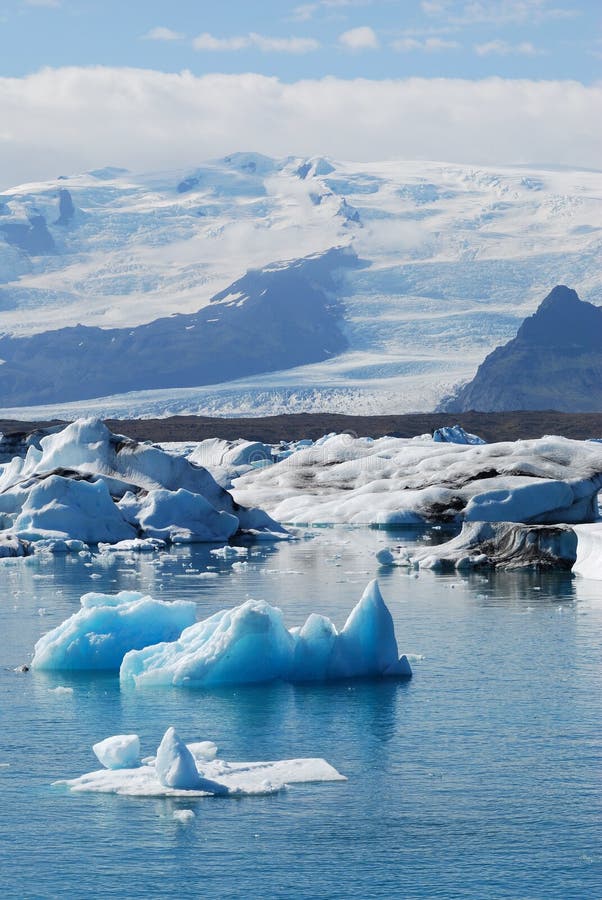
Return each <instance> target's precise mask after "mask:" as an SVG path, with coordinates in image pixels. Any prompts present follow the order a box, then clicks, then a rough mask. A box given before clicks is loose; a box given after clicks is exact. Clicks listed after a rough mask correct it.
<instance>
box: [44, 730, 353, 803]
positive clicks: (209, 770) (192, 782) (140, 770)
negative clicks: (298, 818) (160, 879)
mask: <svg viewBox="0 0 602 900" xmlns="http://www.w3.org/2000/svg"><path fill="white" fill-rule="evenodd" d="M122 737H124V736H123V735H118V736H116V737H111V738H107V739H106V741H101V742H100V744H106V743H107V742H108V745H109V746H110V743H111V742H113V741H116V740H117V739H118V738H122ZM128 737H131V738H136V737H137V735H129V736H128ZM205 743H210V742H203V744H205ZM98 746H100V745H99V744H97V745H95V748H96V747H98ZM199 746H201V745H200V744H185V743H184V742H183V741H182V739H181V738H180V737H179V736H178V734H177V733H176V731H175V730H174V729H173V728H168V729H167V731H166V732H165V735H164V736H163V740H162V741H161V744H160V745H159V748H158V750H157V756H156V758H153V757H149V758H147V759H145V760H144V763H143V764H142V765H138V764H137V763H136V765H135V766H133V767H132V768H122V767H119V768H104V769H100V770H98V771H95V772H89V773H88V774H87V775H82V776H80V777H79V778H73V779H70V780H66V781H56V782H54V784H55V785H65V786H67V787H69V788H70V789H71V790H72V791H77V792H93V793H103V794H125V795H130V796H138V797H206V796H213V795H216V794H217V795H220V796H231V797H240V796H253V795H259V796H262V795H265V794H274V793H276V792H277V791H281V790H283V788H285V787H286V786H287V785H289V784H302V783H311V782H322V781H346V780H347V779H346V778H345V776H344V775H341V774H340V773H339V772H337V770H336V769H335V768H334V767H333V766H331V765H330V764H329V763H328V762H326V760H325V759H319V758H313V759H312V758H308V759H283V760H278V761H276V762H226V761H225V760H221V759H208V758H207V757H203V756H199V755H198V754H196V755H195V752H194V751H195V748H198V747H199ZM95 752H96V749H95Z"/></svg>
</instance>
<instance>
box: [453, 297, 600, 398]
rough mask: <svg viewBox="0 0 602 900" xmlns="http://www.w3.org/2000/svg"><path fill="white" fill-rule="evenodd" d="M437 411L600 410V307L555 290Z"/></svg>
mask: <svg viewBox="0 0 602 900" xmlns="http://www.w3.org/2000/svg"><path fill="white" fill-rule="evenodd" d="M439 409H440V410H441V411H445V412H465V411H467V410H471V409H475V410H477V409H478V410H483V411H498V410H519V409H538V410H545V409H549V410H552V409H553V410H561V411H566V412H576V411H579V412H598V411H602V307H598V306H594V305H593V304H592V303H586V302H585V301H583V300H580V299H579V297H578V295H577V293H576V292H575V291H574V290H571V288H568V287H566V286H565V285H557V286H556V287H555V288H554V290H553V291H551V292H550V293H549V294H548V296H547V297H546V298H545V300H544V301H543V302H542V303H541V304H540V306H539V308H538V309H537V311H536V312H535V313H534V314H533V315H532V316H529V317H528V318H527V319H525V320H524V322H523V323H522V325H521V326H520V328H519V330H518V333H517V335H516V337H515V338H514V339H513V340H511V341H508V343H507V344H504V345H503V346H500V347H497V348H496V349H495V350H494V351H493V352H492V353H490V354H489V356H487V357H486V359H485V360H484V361H483V362H482V363H481V365H480V366H479V368H478V371H477V373H476V375H475V376H474V378H473V379H472V381H471V382H469V383H468V384H467V385H465V386H464V387H461V388H460V389H459V391H458V392H457V394H456V396H455V397H452V398H449V399H447V400H445V401H444V402H443V403H442V404H441V405H440V407H439Z"/></svg>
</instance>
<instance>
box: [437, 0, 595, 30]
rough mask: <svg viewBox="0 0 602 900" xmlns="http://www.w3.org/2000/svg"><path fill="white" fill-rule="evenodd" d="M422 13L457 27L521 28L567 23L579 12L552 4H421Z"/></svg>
mask: <svg viewBox="0 0 602 900" xmlns="http://www.w3.org/2000/svg"><path fill="white" fill-rule="evenodd" d="M420 6H421V8H422V11H423V12H424V13H425V14H426V15H428V16H435V17H442V18H444V19H446V21H448V22H450V23H452V24H456V25H474V24H483V23H487V24H491V25H512V24H515V25H524V24H527V23H534V24H541V23H542V22H546V21H553V20H559V19H570V18H573V17H575V16H578V15H579V14H580V13H579V10H578V9H575V8H574V7H573V8H570V7H559V6H554V5H552V3H551V0H469V2H452V0H422V2H421V4H420Z"/></svg>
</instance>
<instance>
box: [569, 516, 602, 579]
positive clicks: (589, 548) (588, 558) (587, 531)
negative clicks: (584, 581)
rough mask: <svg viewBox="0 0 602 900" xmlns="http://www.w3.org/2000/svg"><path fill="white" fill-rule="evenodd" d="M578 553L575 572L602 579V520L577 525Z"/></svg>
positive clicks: (575, 529)
mask: <svg viewBox="0 0 602 900" xmlns="http://www.w3.org/2000/svg"><path fill="white" fill-rule="evenodd" d="M573 530H574V532H575V534H576V535H577V553H576V559H575V565H574V566H573V572H574V573H575V575H581V576H582V577H583V578H594V579H596V580H597V581H602V522H596V523H594V524H592V525H575V526H574V529H573Z"/></svg>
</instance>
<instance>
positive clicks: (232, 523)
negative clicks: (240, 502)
mask: <svg viewBox="0 0 602 900" xmlns="http://www.w3.org/2000/svg"><path fill="white" fill-rule="evenodd" d="M120 508H121V509H122V510H124V511H125V512H126V516H127V517H128V518H129V517H132V519H133V521H134V522H136V524H137V525H138V527H139V528H140V529H141V530H142V532H143V534H145V535H146V536H147V537H150V538H159V539H160V540H164V541H170V542H172V543H198V542H202V541H206V542H211V541H227V540H228V538H230V537H232V535H233V534H235V533H236V532H237V531H238V527H239V521H238V518H237V516H234V515H231V514H230V513H226V512H223V511H218V510H217V509H215V507H214V506H212V505H211V503H209V501H208V500H205V498H204V497H203V496H202V495H201V494H193V493H192V492H191V491H186V490H184V489H183V488H180V489H179V490H177V491H166V490H154V491H149V492H148V494H146V495H145V496H144V497H143V498H142V499H141V500H140V501H137V500H136V499H135V498H134V497H133V496H132V495H131V494H127V495H126V497H124V499H123V500H122V502H121V504H120Z"/></svg>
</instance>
